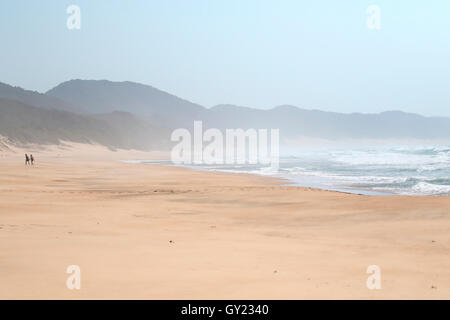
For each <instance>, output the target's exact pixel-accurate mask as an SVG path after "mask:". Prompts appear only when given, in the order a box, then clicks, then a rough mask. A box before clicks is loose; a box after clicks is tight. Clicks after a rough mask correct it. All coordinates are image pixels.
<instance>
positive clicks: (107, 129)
mask: <svg viewBox="0 0 450 320" xmlns="http://www.w3.org/2000/svg"><path fill="white" fill-rule="evenodd" d="M194 120H203V122H204V127H205V128H208V127H215V128H219V129H225V128H243V129H247V128H256V129H257V128H279V129H280V136H281V138H282V139H291V140H292V139H296V138H298V137H314V138H322V139H329V140H334V139H348V138H350V139H365V138H371V139H388V138H390V139H410V138H411V139H412V138H414V139H448V138H449V137H450V118H445V117H423V116H420V115H417V114H411V113H405V112H401V111H388V112H383V113H380V114H361V113H352V114H342V113H333V112H324V111H319V110H306V109H301V108H298V107H295V106H288V105H284V106H278V107H275V108H273V109H270V110H260V109H255V108H248V107H239V106H234V105H218V106H215V107H213V108H210V109H208V108H205V107H203V106H200V105H198V104H195V103H192V102H189V101H187V100H184V99H181V98H179V97H176V96H174V95H172V94H169V93H167V92H164V91H161V90H159V89H156V88H154V87H151V86H147V85H143V84H139V83H133V82H111V81H106V80H99V81H97V80H71V81H67V82H64V83H61V84H60V85H58V86H56V87H55V88H53V89H51V90H49V91H48V92H46V93H39V92H35V91H29V90H24V89H22V88H19V87H12V86H10V85H7V84H3V83H0V135H1V136H5V137H8V138H9V139H10V140H12V141H16V142H18V143H41V144H55V143H58V142H59V141H60V140H67V141H74V142H84V143H99V144H102V145H106V146H109V147H112V148H137V149H155V148H157V149H164V148H167V147H169V146H170V142H169V139H170V132H171V131H172V130H173V129H175V128H179V127H185V128H188V129H189V128H192V125H193V121H194Z"/></svg>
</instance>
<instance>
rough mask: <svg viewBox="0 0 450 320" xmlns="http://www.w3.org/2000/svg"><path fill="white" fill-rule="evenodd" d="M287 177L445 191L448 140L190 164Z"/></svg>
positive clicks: (381, 189) (386, 190) (303, 182)
mask: <svg viewBox="0 0 450 320" xmlns="http://www.w3.org/2000/svg"><path fill="white" fill-rule="evenodd" d="M189 167H191V168H194V169H201V170H212V171H224V172H236V173H251V174H259V175H268V176H275V177H281V178H285V179H287V180H288V181H289V182H290V183H291V184H294V185H299V186H308V187H316V188H322V189H327V190H337V191H345V192H352V193H362V194H372V195H389V194H398V195H450V146H432V147H431V146H427V147H409V146H408V147H389V148H386V147H385V148H380V147H377V148H357V149H348V148H347V149H334V150H333V149H321V150H317V149H316V150H296V152H295V156H293V155H287V156H283V157H281V158H280V168H279V170H278V171H274V170H272V169H271V168H270V167H268V166H267V165H265V166H261V165H209V166H206V165H205V166H189Z"/></svg>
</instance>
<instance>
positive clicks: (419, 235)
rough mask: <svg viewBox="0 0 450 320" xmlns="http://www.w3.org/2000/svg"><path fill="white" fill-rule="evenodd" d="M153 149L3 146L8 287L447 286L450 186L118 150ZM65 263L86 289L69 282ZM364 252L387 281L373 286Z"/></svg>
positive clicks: (357, 289) (331, 294)
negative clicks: (334, 186)
mask: <svg viewBox="0 0 450 320" xmlns="http://www.w3.org/2000/svg"><path fill="white" fill-rule="evenodd" d="M82 148H84V149H82ZM150 156H154V157H156V156H157V155H155V154H153V155H151V154H146V155H145V154H138V153H133V152H118V153H113V152H108V151H105V150H104V149H100V148H97V147H95V148H94V147H92V148H91V147H84V146H77V147H76V148H75V149H73V150H72V151H70V152H69V153H67V154H63V153H60V154H59V156H58V153H57V152H55V150H51V151H49V152H47V153H45V154H44V153H42V154H39V153H36V160H37V162H36V165H35V167H25V166H24V165H23V164H22V159H21V157H22V156H21V153H17V154H15V155H12V156H2V157H0V191H1V192H0V281H1V283H2V285H1V286H0V298H3V299H50V298H56V299H108V298H112V299H448V298H450V257H449V256H448V252H449V250H450V233H449V232H448V230H450V213H449V212H448V208H449V207H450V198H448V197H418V196H387V197H371V196H363V195H356V194H347V193H340V192H334V191H325V190H319V189H312V188H307V187H306V188H304V187H292V186H285V185H282V183H283V181H281V180H280V179H278V178H273V177H270V178H271V179H267V178H268V177H265V176H257V175H252V174H248V175H242V174H241V175H230V174H227V173H217V172H201V171H194V170H188V169H187V168H177V167H169V166H161V165H155V166H148V165H143V164H142V165H136V164H129V163H128V164H127V163H122V162H120V161H119V160H121V159H124V157H127V158H140V157H150ZM69 265H79V266H80V268H81V273H82V284H81V290H68V289H67V287H66V280H67V277H68V274H67V273H66V269H67V267H68V266H69ZM370 265H378V266H380V268H381V271H382V290H369V289H367V287H366V280H367V278H368V276H369V275H368V274H367V273H366V270H367V267H368V266H370Z"/></svg>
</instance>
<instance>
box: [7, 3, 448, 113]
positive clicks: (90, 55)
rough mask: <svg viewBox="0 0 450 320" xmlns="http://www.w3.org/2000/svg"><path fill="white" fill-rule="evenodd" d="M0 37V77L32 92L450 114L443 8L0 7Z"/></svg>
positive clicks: (408, 5) (405, 5) (336, 5)
mask: <svg viewBox="0 0 450 320" xmlns="http://www.w3.org/2000/svg"><path fill="white" fill-rule="evenodd" d="M70 4H76V5H79V6H80V8H81V30H77V31H70V30H68V29H67V28H66V20H67V17H68V15H67V14H66V9H67V7H68V6H69V5H70ZM370 4H377V5H379V6H380V8H381V30H379V31H375V30H369V29H368V28H367V26H366V20H367V14H366V8H367V7H368V5H370ZM0 40H1V46H0V81H1V82H6V83H9V84H12V85H18V86H22V87H25V88H28V89H33V90H38V91H46V90H48V89H50V88H51V87H53V86H55V85H57V84H58V83H60V82H62V81H65V80H69V79H73V78H81V79H109V80H117V81H121V80H130V81H137V82H142V83H145V84H149V85H152V86H155V87H157V88H160V89H162V90H165V91H168V92H171V93H173V94H176V95H178V96H180V97H183V98H186V99H188V100H191V101H193V102H197V103H199V104H202V105H204V106H207V107H210V106H213V105H215V104H219V103H232V104H237V105H245V106H253V107H258V108H269V107H273V106H276V105H280V104H293V105H297V106H300V107H304V108H308V109H322V110H331V111H337V112H379V111H384V110H392V109H401V110H405V111H411V112H417V113H421V114H425V115H446V116H450V1H448V0H428V1H425V0H424V1H415V0H378V1H377V0H370V1H366V0H346V1H336V0H328V1H325V0H315V1H301V0H292V1H283V0H279V1H276V0H270V1H269V0H221V1H218V0H176V1H175V0H164V1H163V0H158V1H155V0H122V1H118V0H95V1H93V0H72V1H65V0H43V1H30V0H0Z"/></svg>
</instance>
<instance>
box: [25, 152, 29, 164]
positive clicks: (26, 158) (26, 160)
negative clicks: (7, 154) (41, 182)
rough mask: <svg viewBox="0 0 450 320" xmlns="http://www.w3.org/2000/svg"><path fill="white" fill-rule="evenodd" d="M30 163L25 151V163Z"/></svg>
mask: <svg viewBox="0 0 450 320" xmlns="http://www.w3.org/2000/svg"><path fill="white" fill-rule="evenodd" d="M27 164H30V158H29V157H28V155H27V154H26V153H25V165H27Z"/></svg>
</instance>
